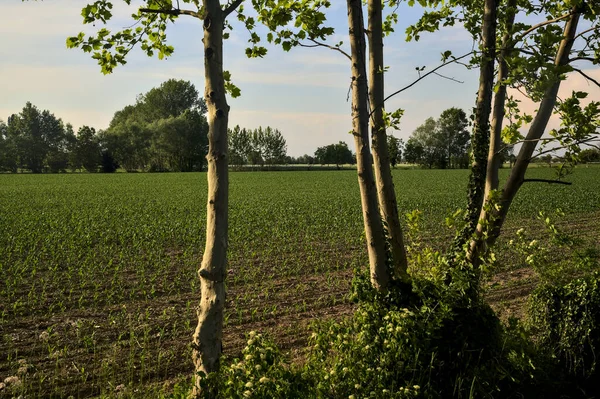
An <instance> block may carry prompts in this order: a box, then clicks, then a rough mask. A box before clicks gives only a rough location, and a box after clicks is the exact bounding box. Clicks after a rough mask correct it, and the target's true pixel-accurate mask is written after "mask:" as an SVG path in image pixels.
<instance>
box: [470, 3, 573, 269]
mask: <svg viewBox="0 0 600 399" xmlns="http://www.w3.org/2000/svg"><path fill="white" fill-rule="evenodd" d="M580 15H581V14H580V13H579V12H577V10H573V14H572V15H571V17H570V18H569V20H568V21H567V23H566V25H565V28H564V34H563V39H562V41H561V42H560V46H559V48H558V52H557V53H556V57H555V60H554V65H556V66H564V65H567V64H568V63H569V53H570V52H571V48H572V47H573V42H574V38H575V35H576V32H577V24H578V22H579V18H580ZM560 83H561V80H560V79H557V80H556V82H554V84H553V85H552V86H550V87H548V88H547V89H546V91H545V92H544V97H543V99H542V102H541V103H540V107H539V110H538V112H537V114H536V116H535V118H534V119H533V122H532V123H531V126H530V127H529V131H528V132H527V136H526V137H525V141H524V143H523V145H522V146H521V149H520V151H519V155H518V156H517V160H516V162H515V165H514V166H513V168H512V171H511V173H510V176H509V177H508V180H507V181H506V183H505V184H504V188H503V190H502V194H501V196H500V201H499V204H498V205H499V206H498V209H491V210H490V211H491V212H490V211H488V212H485V213H484V216H483V217H484V221H485V223H484V224H486V225H487V230H488V234H487V238H486V240H485V242H482V241H483V240H479V242H478V243H477V245H475V246H474V248H472V251H471V252H472V256H471V258H472V259H477V258H478V257H479V256H480V255H481V254H482V253H483V251H485V250H486V249H487V248H489V247H490V246H492V245H493V244H494V243H495V242H496V239H497V238H498V236H499V235H500V230H501V229H502V225H503V224H504V221H505V220H506V215H507V214H508V210H509V208H510V205H511V203H512V201H513V199H514V198H515V196H516V194H517V191H518V190H519V188H520V187H521V185H522V184H523V181H524V179H525V172H526V171H527V167H528V166H529V163H530V162H531V156H532V155H533V151H534V150H535V148H536V146H537V143H538V141H539V139H540V138H541V137H542V135H543V134H544V131H545V130H546V126H547V125H548V120H549V119H550V117H551V116H552V111H553V109H554V106H555V104H556V97H557V95H558V89H559V88H560Z"/></svg>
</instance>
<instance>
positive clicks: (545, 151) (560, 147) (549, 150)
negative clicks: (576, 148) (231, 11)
mask: <svg viewBox="0 0 600 399" xmlns="http://www.w3.org/2000/svg"><path fill="white" fill-rule="evenodd" d="M554 140H556V139H550V141H554ZM596 141H600V139H599V138H598V137H596V136H592V137H588V138H586V139H583V140H576V141H575V142H574V143H573V144H576V145H579V144H585V145H589V146H592V147H595V145H594V144H590V143H594V142H596ZM566 147H567V145H561V146H558V147H552V148H550V149H548V150H543V151H538V153H537V154H535V155H532V156H531V158H529V159H530V160H532V159H535V158H538V157H540V156H542V155H544V154H547V153H549V152H554V151H556V150H562V149H564V148H566Z"/></svg>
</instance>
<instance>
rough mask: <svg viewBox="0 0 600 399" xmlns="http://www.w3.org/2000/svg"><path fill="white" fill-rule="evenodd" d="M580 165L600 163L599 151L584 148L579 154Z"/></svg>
mask: <svg viewBox="0 0 600 399" xmlns="http://www.w3.org/2000/svg"><path fill="white" fill-rule="evenodd" d="M579 161H580V162H581V163H588V162H600V150H599V149H597V148H586V149H585V150H581V152H580V153H579Z"/></svg>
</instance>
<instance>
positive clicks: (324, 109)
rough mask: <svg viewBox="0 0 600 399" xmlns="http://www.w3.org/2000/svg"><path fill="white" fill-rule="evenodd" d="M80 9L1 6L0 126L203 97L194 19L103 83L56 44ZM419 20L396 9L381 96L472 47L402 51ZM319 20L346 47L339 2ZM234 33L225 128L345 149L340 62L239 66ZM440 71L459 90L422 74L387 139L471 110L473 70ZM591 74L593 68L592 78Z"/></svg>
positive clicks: (345, 79) (328, 57) (429, 43)
mask: <svg viewBox="0 0 600 399" xmlns="http://www.w3.org/2000/svg"><path fill="white" fill-rule="evenodd" d="M85 3H87V2H86V1H83V0H80V1H77V2H75V1H73V0H51V1H43V2H35V1H29V2H23V3H22V2H21V1H18V0H11V1H7V0H3V1H2V3H1V4H0V37H2V45H1V46H0V118H1V119H3V120H5V121H6V119H7V118H8V116H9V115H11V114H13V113H18V112H20V110H21V109H22V108H23V106H24V105H25V103H26V102H27V101H31V102H32V103H33V104H34V105H36V106H37V107H38V108H41V109H48V110H50V111H51V112H53V113H54V114H55V115H56V116H57V117H60V118H62V119H63V120H64V121H65V122H70V123H72V124H73V125H74V126H75V128H76V129H77V128H78V127H80V126H82V125H90V126H93V127H95V128H96V129H103V128H106V127H107V126H108V123H109V121H110V120H111V118H112V116H113V114H114V112H115V111H117V110H119V109H121V108H123V107H124V106H125V105H128V104H132V103H134V102H135V98H136V96H137V95H138V94H140V93H144V92H146V91H148V90H150V89H151V88H153V87H156V86H158V85H160V84H161V83H162V82H163V81H165V80H167V79H170V78H175V79H185V80H190V81H191V82H192V83H194V84H195V85H196V87H197V88H198V90H199V91H200V92H201V93H202V92H203V90H204V83H203V79H204V71H203V61H202V41H201V39H202V26H201V22H200V21H199V20H196V19H193V18H189V17H187V18H186V17H181V18H179V20H178V21H177V22H176V23H175V24H174V25H170V26H169V30H168V31H167V34H168V35H169V41H170V43H171V44H172V45H174V46H175V53H174V55H173V56H172V57H170V58H169V59H167V60H164V61H159V60H157V59H151V58H148V57H147V56H146V55H144V54H143V53H142V52H141V51H139V50H134V51H132V53H130V56H129V58H128V63H127V65H125V66H121V67H118V68H117V69H116V71H115V72H114V73H113V74H111V75H107V76H104V75H102V73H101V72H100V68H99V67H98V65H96V62H95V61H94V60H92V59H91V58H90V56H89V54H85V53H83V52H82V51H80V50H76V49H73V50H69V49H67V48H66V46H65V40H66V38H67V37H68V36H72V35H75V34H77V33H78V32H80V31H86V32H91V31H92V30H93V29H95V28H94V27H92V26H84V25H82V23H81V21H82V17H81V16H80V12H81V7H83V6H84V5H85ZM115 3H116V4H117V3H118V6H117V7H116V8H115V10H114V14H115V16H116V18H115V19H114V21H113V22H112V23H111V24H110V26H109V27H110V28H114V29H118V28H122V27H125V26H128V25H130V24H131V22H130V20H129V19H128V16H129V15H130V14H131V12H132V11H133V10H132V9H128V8H127V7H126V6H124V5H121V3H122V2H121V1H119V0H116V1H115ZM419 12H420V11H419V9H418V8H415V9H411V8H408V7H406V8H401V9H400V10H399V14H400V23H399V24H398V26H397V28H396V33H394V34H392V35H391V36H390V37H388V38H386V41H385V63H386V65H388V66H389V71H388V72H387V74H386V91H387V92H388V93H391V92H393V91H395V90H397V89H398V88H401V87H403V86H405V85H407V84H409V83H411V82H412V81H413V80H414V79H416V78H417V77H418V75H417V72H416V71H415V68H416V67H421V66H428V67H435V66H437V65H438V64H439V60H440V53H441V52H443V51H445V50H452V51H453V52H454V54H456V55H459V54H463V53H466V52H468V51H470V50H471V48H472V45H473V43H472V41H471V39H470V37H469V35H468V34H467V33H466V31H464V30H463V29H462V28H460V27H455V28H447V29H444V30H443V31H441V32H439V33H436V34H432V35H424V36H422V38H421V40H420V41H419V42H417V43H406V42H405V41H404V37H405V35H404V30H405V28H406V26H408V25H409V24H411V23H414V22H415V21H416V20H417V18H418V16H419ZM329 21H330V24H331V25H332V26H334V27H335V29H336V34H335V36H334V38H332V40H331V43H333V42H337V41H340V40H343V41H344V42H345V43H347V41H348V40H347V31H348V29H347V14H346V11H345V2H343V1H341V0H333V8H332V9H331V11H330V12H329ZM238 28H239V26H235V29H234V31H233V32H232V35H231V38H230V39H229V40H227V41H226V43H225V54H224V67H225V69H228V70H230V71H231V73H232V78H233V81H234V83H235V84H236V85H238V86H239V87H240V88H241V90H242V96H241V97H240V98H237V99H230V100H229V104H230V105H231V116H230V124H231V125H232V126H233V125H236V124H239V125H241V126H244V127H248V128H255V127H258V126H260V125H262V126H267V125H269V126H272V127H274V128H278V129H279V130H280V131H281V132H282V134H283V135H284V137H285V138H286V140H287V143H288V153H289V154H290V155H294V156H297V155H302V154H304V153H309V154H312V153H313V152H314V150H315V149H316V148H317V147H318V146H323V145H327V144H330V143H334V142H337V141H340V140H343V141H346V142H348V144H350V145H351V144H352V140H351V136H350V135H349V134H348V132H349V131H350V129H351V120H350V104H349V103H348V102H347V100H346V98H347V93H348V87H349V83H350V64H349V62H348V60H347V59H346V58H344V57H343V56H341V55H340V54H338V53H336V52H334V51H331V50H327V49H321V48H318V49H305V48H297V49H293V50H292V51H291V52H288V53H286V52H283V51H282V50H280V49H278V48H274V47H269V54H268V55H267V56H266V57H265V58H263V59H247V58H246V56H245V55H244V49H245V47H246V41H247V34H246V32H245V30H243V29H238ZM426 71H427V70H426ZM440 72H441V73H443V74H444V75H447V76H451V77H453V78H455V79H457V80H460V81H463V82H464V83H462V84H461V83H456V82H453V81H450V80H446V79H443V78H440V77H436V76H431V77H429V78H427V79H425V80H423V81H421V82H420V83H419V84H417V85H416V86H414V87H413V88H411V89H410V90H408V91H405V92H403V93H402V94H400V95H399V96H397V97H395V98H394V99H393V100H392V101H390V102H389V103H388V104H387V109H388V111H389V110H392V109H396V108H403V109H405V116H404V118H403V120H402V124H401V130H400V131H397V132H392V133H393V134H395V135H396V136H398V137H403V138H407V137H408V136H409V135H410V133H411V132H412V131H413V130H414V129H415V128H416V127H417V126H419V125H420V124H421V123H423V121H424V120H425V119H426V118H428V117H430V116H433V117H437V116H438V115H439V114H440V113H441V112H442V111H443V110H444V109H446V108H449V107H453V106H457V107H461V108H463V109H465V110H466V111H467V112H469V111H470V109H471V108H472V106H473V104H474V102H475V96H476V90H477V79H478V72H477V71H468V70H466V69H465V68H464V67H462V66H457V65H456V66H448V67H446V68H445V69H443V70H442V71H440ZM597 72H598V69H596V70H594V71H592V74H596V73H597ZM595 76H598V77H600V74H597V75H595ZM564 86H565V87H564V90H563V91H565V92H566V91H567V90H568V91H569V92H570V89H571V88H572V87H580V88H583V89H586V90H590V93H591V96H590V97H591V98H595V99H600V91H598V90H597V89H594V88H592V87H590V86H588V85H587V84H586V83H585V82H583V81H582V80H581V79H576V78H575V79H570V80H569V81H568V82H566V84H564ZM531 108H532V110H533V108H534V105H533V104H532V105H531ZM554 122H555V123H557V121H554Z"/></svg>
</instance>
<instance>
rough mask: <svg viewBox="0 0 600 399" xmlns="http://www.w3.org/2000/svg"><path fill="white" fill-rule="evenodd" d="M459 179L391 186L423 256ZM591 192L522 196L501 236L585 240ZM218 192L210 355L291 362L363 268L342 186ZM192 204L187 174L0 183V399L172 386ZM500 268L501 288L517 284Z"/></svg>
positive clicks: (239, 177) (192, 241)
mask: <svg viewBox="0 0 600 399" xmlns="http://www.w3.org/2000/svg"><path fill="white" fill-rule="evenodd" d="M467 173H468V172H467V171H463V170H448V171H442V170H396V171H394V174H395V176H394V177H395V184H396V189H397V193H398V198H399V208H400V210H401V213H406V212H409V211H411V210H413V209H419V210H421V211H422V213H423V218H422V219H423V226H422V229H423V236H424V239H425V241H427V242H429V243H431V244H433V245H434V246H436V247H438V248H440V247H443V246H444V245H445V244H446V243H447V242H448V239H449V238H450V237H451V235H452V232H451V231H450V230H449V229H447V228H445V227H444V225H443V224H444V219H445V217H446V216H447V215H449V214H450V213H452V211H454V210H455V209H457V208H460V207H464V202H465V195H464V189H465V187H466V181H467ZM506 173H507V171H504V177H506ZM530 177H538V178H551V177H552V172H551V171H550V170H548V169H544V168H537V169H534V170H532V171H531V176H530ZM599 177H600V168H585V167H582V168H578V169H577V170H576V173H575V174H573V175H571V176H569V177H568V178H567V180H569V181H572V182H573V185H572V186H562V185H547V184H541V183H528V184H526V185H525V186H524V187H523V189H522V191H521V192H520V193H519V195H518V198H517V199H516V201H515V203H514V204H513V209H512V210H511V214H510V218H509V220H508V222H507V228H506V231H507V233H508V235H510V233H511V231H513V230H514V229H516V228H517V227H521V226H532V227H534V230H537V227H536V226H538V224H537V223H538V222H537V221H536V220H535V218H534V216H535V215H536V214H537V213H538V211H540V210H543V211H546V212H548V213H550V212H552V211H553V210H554V209H556V208H562V209H563V211H565V212H566V213H567V216H566V217H565V219H564V222H563V224H564V225H565V226H566V227H567V228H570V230H572V231H574V232H576V233H577V234H578V235H580V236H581V237H587V238H588V239H590V240H593V239H594V237H597V236H598V235H599V234H598V233H600V226H599V223H598V219H599V218H598V216H600V179H599ZM230 180H231V184H230V195H231V199H230V232H229V240H230V248H229V272H228V273H229V274H228V281H227V288H228V302H227V313H226V315H225V321H226V323H225V341H224V350H225V352H226V353H228V354H236V353H237V352H238V351H239V350H240V349H241V347H242V345H243V344H244V333H245V332H247V331H249V330H250V329H257V330H264V331H271V332H272V333H273V334H274V335H275V336H276V338H277V341H278V342H279V344H280V345H281V346H282V347H283V348H284V349H288V350H290V351H292V353H294V351H297V350H298V348H300V347H301V346H302V345H301V344H302V343H303V342H304V337H305V331H306V327H307V325H308V324H309V323H310V321H311V320H313V319H317V318H322V317H340V316H342V315H344V314H348V313H349V312H350V311H351V306H350V305H349V303H348V300H347V296H346V294H347V293H348V289H349V286H350V280H351V274H352V273H351V269H352V267H353V266H355V265H361V266H364V267H366V265H367V263H368V262H367V257H366V253H365V251H364V245H365V244H364V241H363V237H362V218H361V210H360V199H359V192H358V185H357V180H356V172H355V171H311V172H300V171H298V172H296V171H289V172H285V173H278V172H240V173H235V172H234V173H232V174H231V179H230ZM205 201H206V181H205V176H204V174H201V173H190V174H113V175H90V174H68V175H0V275H1V276H2V281H1V282H0V380H3V379H4V378H6V377H9V376H17V377H18V378H19V381H20V385H19V384H13V385H11V386H9V387H7V388H5V389H4V390H0V397H5V396H6V397H11V396H12V395H13V394H16V395H17V396H18V394H24V395H25V396H26V397H30V396H33V397H69V396H70V395H72V396H74V397H90V396H99V395H104V396H118V395H121V396H122V395H125V396H135V397H144V396H153V395H155V394H156V393H157V392H163V391H164V392H171V391H172V389H173V385H174V384H175V383H177V382H178V381H179V380H180V379H182V378H185V377H187V376H188V375H189V372H190V370H192V365H191V360H190V348H189V341H190V339H191V333H192V331H193V328H194V327H195V323H196V320H195V310H194V308H195V305H196V301H197V298H198V297H199V295H198V286H199V284H198V282H197V278H196V270H197V268H198V266H199V264H200V260H201V253H202V250H203V248H204V237H203V236H204V218H205ZM569 226H570V227H569ZM534 234H536V233H535V231H534ZM537 234H540V235H541V234H542V233H541V231H538V232H537ZM540 238H543V237H540ZM596 244H597V242H596ZM503 246H506V243H505V242H504V241H503V242H501V243H500V247H501V248H502V247H503ZM510 262H511V261H510V260H509V261H508V262H507V264H505V265H503V266H504V269H503V270H502V272H504V273H510V272H511V270H512V269H514V268H518V266H519V265H515V264H511V263H510ZM507 298H508V299H510V294H506V295H504V294H502V295H501V298H500V299H499V300H498V301H499V302H502V303H504V302H506V300H507Z"/></svg>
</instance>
